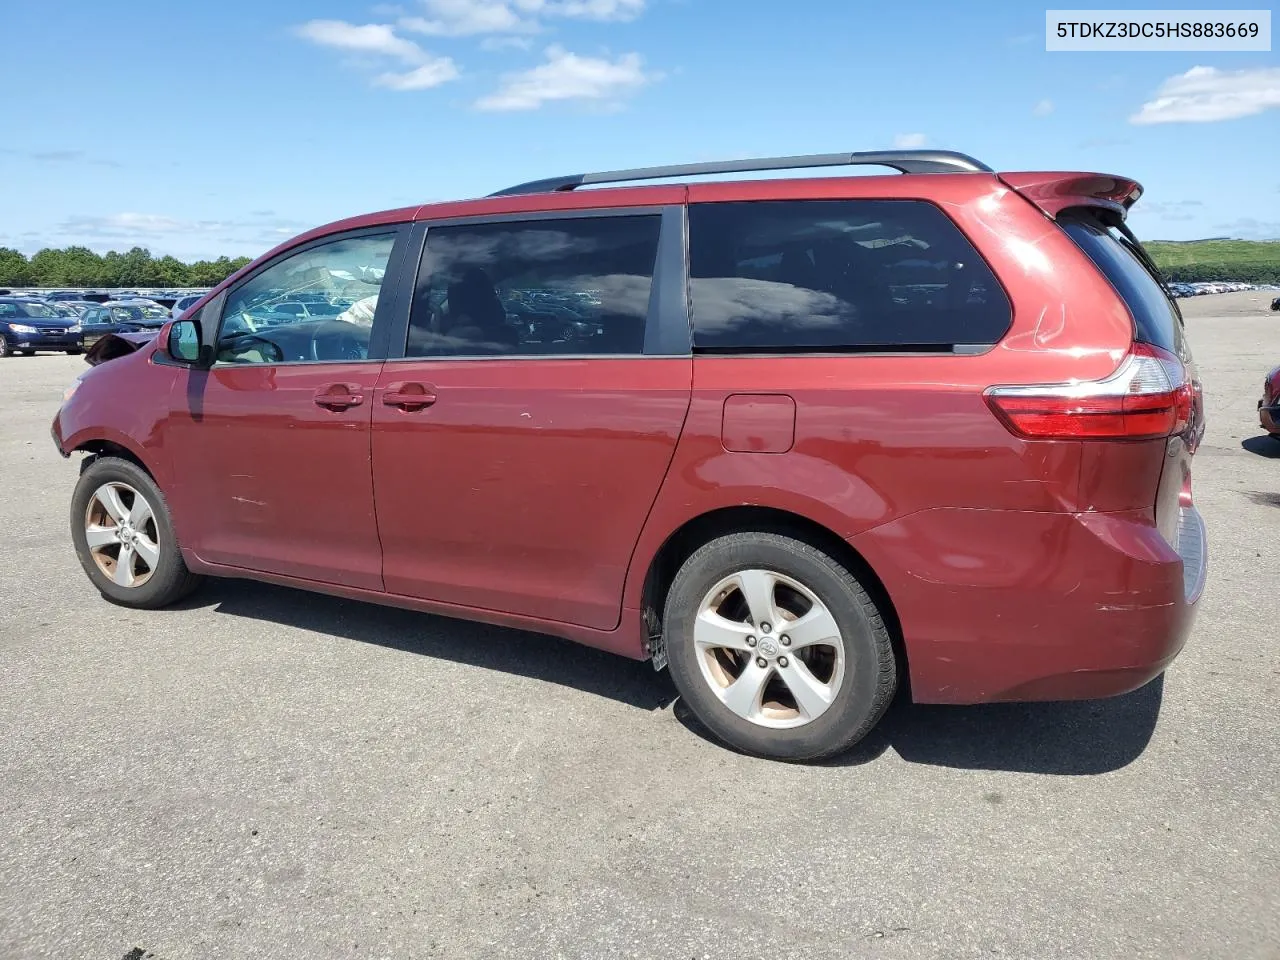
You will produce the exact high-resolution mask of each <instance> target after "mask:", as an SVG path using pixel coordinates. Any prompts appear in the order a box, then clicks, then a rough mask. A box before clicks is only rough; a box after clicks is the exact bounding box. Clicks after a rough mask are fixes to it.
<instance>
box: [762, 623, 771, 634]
mask: <svg viewBox="0 0 1280 960" xmlns="http://www.w3.org/2000/svg"><path fill="white" fill-rule="evenodd" d="M760 629H761V630H762V631H763V632H764V633H770V632H772V631H773V627H771V626H769V624H768V622H765V623H762V624H760Z"/></svg>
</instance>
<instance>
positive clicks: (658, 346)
mask: <svg viewBox="0 0 1280 960" xmlns="http://www.w3.org/2000/svg"><path fill="white" fill-rule="evenodd" d="M685 207H686V204H682V203H678V204H656V205H647V206H633V207H574V208H572V209H569V210H534V211H528V212H521V213H499V214H481V215H471V216H462V217H443V218H440V219H436V220H420V221H418V222H416V223H415V224H414V225H413V227H414V229H413V236H412V238H411V240H410V242H409V243H408V244H407V245H406V246H407V249H406V253H405V256H406V267H405V270H404V273H405V277H404V280H405V281H406V282H405V285H404V286H403V292H404V295H405V298H406V303H405V304H404V305H403V309H400V308H398V309H397V311H396V314H395V317H394V319H393V322H392V323H391V324H390V325H389V326H388V328H387V336H388V344H387V351H386V359H387V362H388V363H398V362H401V361H404V362H415V363H447V362H453V361H461V362H464V363H466V362H475V361H478V360H503V361H518V362H521V363H528V362H534V361H546V360H556V361H559V360H643V359H646V358H648V359H671V358H673V357H677V358H678V357H686V358H687V357H690V356H692V353H693V328H692V326H691V325H690V321H689V309H688V297H687V295H686V291H687V289H688V276H689V273H688V265H689V261H688V241H687V237H688V229H687V219H686V214H685ZM637 216H640V217H643V216H658V217H659V219H660V224H659V229H658V255H657V257H656V258H655V260H654V268H653V277H652V286H651V287H650V290H649V312H648V315H647V316H646V317H645V336H644V347H643V352H642V353H549V354H513V353H509V354H491V353H490V354H450V355H447V356H425V357H420V356H409V355H408V354H407V348H408V342H409V319H410V316H409V315H410V312H411V307H412V300H413V296H414V291H416V290H417V288H418V274H419V273H420V271H421V270H422V266H423V261H424V258H425V255H426V243H427V236H428V235H429V234H430V232H431V230H432V229H434V228H437V227H459V226H484V225H487V224H502V223H523V222H537V221H542V220H593V219H599V218H601V217H637ZM414 256H416V258H417V259H416V260H411V259H408V258H410V257H414ZM409 264H412V267H410V266H409Z"/></svg>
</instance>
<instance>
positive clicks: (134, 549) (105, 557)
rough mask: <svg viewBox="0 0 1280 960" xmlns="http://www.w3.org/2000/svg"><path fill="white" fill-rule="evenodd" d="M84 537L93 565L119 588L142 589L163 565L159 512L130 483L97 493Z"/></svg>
mask: <svg viewBox="0 0 1280 960" xmlns="http://www.w3.org/2000/svg"><path fill="white" fill-rule="evenodd" d="M84 536H85V542H86V543H87V544H88V546H89V554H90V555H91V556H92V557H93V562H94V563H95V564H96V565H97V567H98V569H99V570H100V571H101V572H102V574H103V576H105V577H107V579H109V580H110V581H111V582H113V583H114V584H116V586H120V587H140V586H142V585H143V584H144V583H146V582H147V581H148V580H150V579H151V576H152V574H154V573H155V571H156V568H157V566H158V565H159V563H160V535H159V530H158V529H157V527H156V518H155V511H154V510H153V509H152V507H151V504H149V503H148V502H147V500H146V498H145V497H144V496H143V495H142V494H141V493H139V492H138V491H137V490H135V489H134V488H133V487H131V486H129V485H128V484H127V483H120V482H119V481H112V482H110V483H104V484H103V485H102V486H100V487H98V489H97V490H95V491H94V492H93V496H91V497H90V498H89V506H88V507H87V508H86V509H85V517H84Z"/></svg>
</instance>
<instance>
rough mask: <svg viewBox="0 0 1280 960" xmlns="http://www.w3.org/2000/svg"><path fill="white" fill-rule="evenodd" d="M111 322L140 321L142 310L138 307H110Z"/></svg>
mask: <svg viewBox="0 0 1280 960" xmlns="http://www.w3.org/2000/svg"><path fill="white" fill-rule="evenodd" d="M111 319H112V320H117V321H120V320H141V319H142V310H141V309H140V308H139V307H112V308H111Z"/></svg>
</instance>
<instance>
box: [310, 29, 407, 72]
mask: <svg viewBox="0 0 1280 960" xmlns="http://www.w3.org/2000/svg"><path fill="white" fill-rule="evenodd" d="M297 33H298V36H300V37H303V38H304V39H307V40H310V41H311V42H312V43H318V44H320V45H321V46H322V47H335V48H337V49H339V50H350V51H352V52H354V53H373V54H380V55H382V56H387V57H395V58H396V59H397V60H403V61H405V62H406V63H420V62H422V60H423V59H425V58H426V57H427V54H426V52H425V51H424V50H423V49H422V48H421V47H420V46H418V45H417V44H416V43H414V42H413V41H412V40H406V39H405V38H404V37H400V36H397V35H396V32H395V30H393V29H392V28H391V27H389V26H388V25H387V24H385V23H366V24H362V25H358V24H354V23H347V22H345V21H343V20H311V21H308V22H307V23H304V24H303V25H302V26H300V27H298V28H297Z"/></svg>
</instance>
